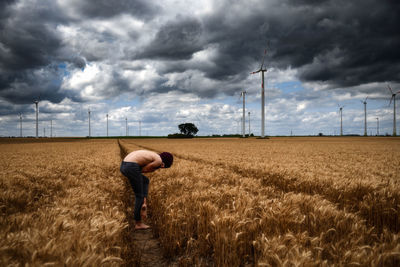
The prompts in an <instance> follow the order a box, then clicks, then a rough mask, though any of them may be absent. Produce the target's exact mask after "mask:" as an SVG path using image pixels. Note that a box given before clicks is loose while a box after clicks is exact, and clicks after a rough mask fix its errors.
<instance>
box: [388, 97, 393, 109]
mask: <svg viewBox="0 0 400 267" xmlns="http://www.w3.org/2000/svg"><path fill="white" fill-rule="evenodd" d="M393 98H394V96H393V95H392V97H391V98H390V102H389V107H390V105H391V104H392V100H393Z"/></svg>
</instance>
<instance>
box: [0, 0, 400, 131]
mask: <svg viewBox="0 0 400 267" xmlns="http://www.w3.org/2000/svg"><path fill="white" fill-rule="evenodd" d="M399 14H400V3H399V2H398V1H395V0H353V1H345V0H335V1H333V0H318V1H316V0H266V1H257V0H246V1H244V0H233V1H227V0H222V1H217V0H205V1H198V0H197V1H184V0H167V1H144V0H130V1H128V0H126V1H122V0H121V1H108V0H84V1H82V0H15V1H13V0H3V1H1V2H0V136H19V134H20V114H21V116H22V130H23V135H24V136H33V135H35V105H34V103H33V101H35V100H39V101H40V102H39V135H41V136H43V135H46V136H49V135H50V124H52V134H53V136H86V135H88V109H90V110H91V134H92V135H93V136H104V135H106V114H109V135H125V134H126V127H125V126H126V119H127V122H128V128H129V129H128V130H129V135H138V134H139V121H140V124H141V135H166V134H169V133H173V132H177V131H178V127H177V125H178V124H180V123H184V122H193V123H195V124H196V125H197V126H198V128H199V130H200V131H199V133H198V134H199V135H210V134H223V133H239V132H240V120H241V119H240V118H241V114H242V103H241V100H240V99H239V97H240V92H241V91H243V90H245V91H246V92H247V95H246V107H247V109H246V115H248V112H250V122H251V124H250V126H251V132H253V133H254V134H256V135H259V134H260V132H261V130H260V125H261V106H260V105H261V90H260V89H261V75H260V74H259V73H258V74H254V75H251V74H250V73H251V72H252V71H256V70H258V69H259V68H260V65H261V61H262V58H263V54H264V49H265V48H267V54H266V56H265V61H264V62H265V64H264V67H265V68H267V72H266V73H265V87H266V134H267V135H290V134H291V133H292V134H293V135H309V134H318V133H320V132H322V133H324V134H338V133H339V131H340V128H339V127H340V117H339V113H338V109H339V108H338V106H339V105H340V106H344V108H343V131H344V134H363V131H364V129H363V125H364V106H363V104H362V103H361V101H363V100H364V99H365V98H366V97H367V96H368V100H367V112H368V114H367V122H368V134H370V133H372V134H376V130H377V129H376V125H377V118H379V123H380V133H381V134H384V133H390V134H391V133H392V129H393V106H389V100H390V96H391V93H390V91H389V89H388V85H390V87H391V88H393V91H395V92H397V91H399V90H400V49H399V48H400V31H399V29H398V28H399V27H398V25H400V19H399ZM392 105H393V104H392ZM397 111H398V110H397ZM248 127H249V126H248V117H247V118H246V131H248ZM397 128H400V127H399V126H398V127H397Z"/></svg>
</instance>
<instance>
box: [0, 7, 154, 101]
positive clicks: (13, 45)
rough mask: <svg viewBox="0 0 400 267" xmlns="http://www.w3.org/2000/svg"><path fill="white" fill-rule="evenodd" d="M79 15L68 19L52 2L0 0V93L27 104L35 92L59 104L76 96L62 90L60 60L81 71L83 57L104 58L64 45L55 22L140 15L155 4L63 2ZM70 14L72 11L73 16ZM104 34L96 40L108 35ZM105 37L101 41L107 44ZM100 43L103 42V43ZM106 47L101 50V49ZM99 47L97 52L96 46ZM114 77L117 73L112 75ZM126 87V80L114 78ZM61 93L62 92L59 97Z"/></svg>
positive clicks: (151, 10)
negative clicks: (64, 99) (82, 53)
mask: <svg viewBox="0 0 400 267" xmlns="http://www.w3.org/2000/svg"><path fill="white" fill-rule="evenodd" d="M66 3H67V4H74V5H72V7H73V9H74V10H75V11H79V12H81V13H79V12H77V13H76V14H81V17H80V19H77V17H74V18H71V17H69V14H67V12H65V11H66V10H64V9H63V8H62V7H60V6H59V5H58V3H57V2H56V1H52V0H43V1H10V0H8V1H1V3H0V97H2V98H3V99H5V100H7V101H11V102H12V103H19V104H22V103H30V102H31V101H32V99H33V98H32V97H37V95H40V96H41V98H42V99H43V100H49V101H52V102H56V103H58V102H60V101H61V100H62V99H63V98H64V97H71V98H77V99H78V98H79V97H78V96H75V95H71V93H70V92H69V93H68V94H69V95H67V93H65V92H64V93H61V91H60V84H61V80H62V79H63V78H64V76H65V67H64V71H63V70H62V69H58V70H54V68H56V69H57V68H58V67H57V66H58V65H60V64H65V63H71V64H70V66H71V67H75V68H79V69H82V68H84V67H85V66H86V61H87V60H96V61H101V60H104V56H103V57H102V55H101V53H100V54H99V55H100V56H99V55H98V53H97V52H96V51H99V49H97V50H96V51H93V53H91V52H90V53H87V54H88V56H87V58H84V57H82V56H81V55H80V51H74V50H73V49H71V48H70V47H66V46H65V45H66V44H65V40H63V39H62V36H61V35H60V32H59V31H58V30H57V27H58V26H59V25H68V24H69V23H79V21H80V20H82V21H83V20H84V19H85V18H86V17H99V18H105V17H111V16H115V15H118V14H122V13H127V14H133V15H135V16H136V17H139V18H150V16H151V15H153V14H155V12H156V9H155V6H154V5H150V4H148V3H147V2H145V1H118V2H112V3H111V2H110V1H69V2H68V1H67V2H66ZM76 14H74V15H76ZM107 34H108V33H107V32H105V33H104V34H103V35H104V36H96V37H98V39H99V40H100V42H103V41H102V40H101V38H105V39H107V38H109V36H107ZM108 41H109V40H108V39H107V40H105V41H104V42H103V43H105V42H108ZM104 47H105V46H104ZM104 49H105V48H103V50H104ZM100 51H102V50H100ZM115 78H116V79H117V78H118V75H116V76H115ZM114 84H116V85H121V86H126V83H125V82H121V81H115V83H114ZM63 94H64V95H63Z"/></svg>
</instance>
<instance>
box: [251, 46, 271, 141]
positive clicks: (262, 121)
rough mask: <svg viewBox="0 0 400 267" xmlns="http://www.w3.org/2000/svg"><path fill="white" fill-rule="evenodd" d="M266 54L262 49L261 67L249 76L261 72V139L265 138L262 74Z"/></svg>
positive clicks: (264, 70) (265, 50) (264, 69)
mask: <svg viewBox="0 0 400 267" xmlns="http://www.w3.org/2000/svg"><path fill="white" fill-rule="evenodd" d="M266 54H267V49H264V56H263V58H262V61H261V67H260V68H259V69H258V70H257V71H254V72H252V73H251V74H256V73H259V72H261V138H264V137H265V134H264V130H265V111H264V108H265V89H264V72H266V71H267V69H266V68H264V59H265V55H266Z"/></svg>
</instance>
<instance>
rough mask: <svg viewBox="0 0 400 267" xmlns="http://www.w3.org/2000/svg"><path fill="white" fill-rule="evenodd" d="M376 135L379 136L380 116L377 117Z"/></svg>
mask: <svg viewBox="0 0 400 267" xmlns="http://www.w3.org/2000/svg"><path fill="white" fill-rule="evenodd" d="M376 136H379V118H376Z"/></svg>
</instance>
